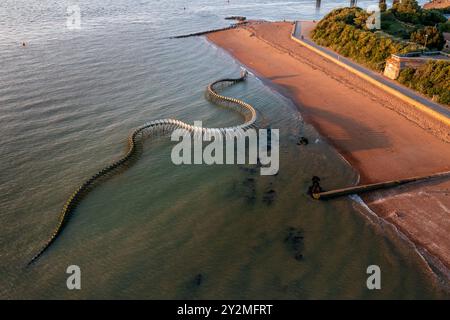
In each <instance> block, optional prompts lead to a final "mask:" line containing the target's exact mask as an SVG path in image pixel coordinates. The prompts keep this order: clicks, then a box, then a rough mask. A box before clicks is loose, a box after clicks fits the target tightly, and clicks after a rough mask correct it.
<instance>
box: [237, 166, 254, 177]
mask: <svg viewBox="0 0 450 320" xmlns="http://www.w3.org/2000/svg"><path fill="white" fill-rule="evenodd" d="M239 169H240V170H242V171H244V172H247V173H249V174H252V175H253V174H255V173H256V172H257V171H256V168H249V167H244V166H241V167H239Z"/></svg>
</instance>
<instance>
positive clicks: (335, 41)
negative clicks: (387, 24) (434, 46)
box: [312, 8, 420, 71]
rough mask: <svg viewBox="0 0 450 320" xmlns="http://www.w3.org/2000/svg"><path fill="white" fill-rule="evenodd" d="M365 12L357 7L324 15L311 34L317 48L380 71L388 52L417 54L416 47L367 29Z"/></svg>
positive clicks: (389, 53)
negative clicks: (337, 53) (323, 48)
mask: <svg viewBox="0 0 450 320" xmlns="http://www.w3.org/2000/svg"><path fill="white" fill-rule="evenodd" d="M367 17H368V13H367V12H365V11H364V10H362V9H360V8H341V9H336V10H334V11H332V12H330V13H329V14H327V15H326V16H325V17H324V18H323V19H322V20H321V21H320V22H319V23H318V24H317V26H316V28H315V29H314V30H313V32H312V38H313V40H314V41H315V42H316V43H318V44H319V45H322V46H326V47H330V48H332V49H333V50H335V51H336V52H339V53H340V54H342V55H344V56H346V57H349V58H352V59H353V60H355V61H357V62H359V63H361V64H364V65H366V66H368V67H369V68H371V69H374V70H377V71H382V70H383V69H384V66H385V63H386V59H387V58H388V57H390V55H391V54H392V53H406V52H409V51H417V50H419V49H420V47H419V46H418V45H416V44H411V43H407V42H403V41H399V40H395V39H392V38H391V37H388V36H383V35H380V34H378V33H374V32H372V31H370V30H367V28H366V25H365V21H366V19H367Z"/></svg>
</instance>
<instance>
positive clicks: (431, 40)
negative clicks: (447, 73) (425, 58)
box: [411, 26, 445, 50]
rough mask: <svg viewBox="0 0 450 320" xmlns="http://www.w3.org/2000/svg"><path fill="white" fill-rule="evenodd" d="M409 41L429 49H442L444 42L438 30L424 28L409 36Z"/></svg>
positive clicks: (429, 27)
mask: <svg viewBox="0 0 450 320" xmlns="http://www.w3.org/2000/svg"><path fill="white" fill-rule="evenodd" d="M411 41H413V42H415V43H418V44H421V45H423V46H426V47H427V48H429V49H438V50H440V49H442V47H443V46H444V43H445V40H444V37H443V35H442V33H441V32H439V30H438V28H436V27H431V26H426V27H424V28H422V29H419V30H417V31H415V32H413V33H412V34H411Z"/></svg>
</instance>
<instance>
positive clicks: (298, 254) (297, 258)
mask: <svg viewBox="0 0 450 320" xmlns="http://www.w3.org/2000/svg"><path fill="white" fill-rule="evenodd" d="M294 258H295V260H297V261H301V260H303V255H302V254H301V253H297V254H296V255H295V257H294Z"/></svg>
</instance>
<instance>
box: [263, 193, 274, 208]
mask: <svg viewBox="0 0 450 320" xmlns="http://www.w3.org/2000/svg"><path fill="white" fill-rule="evenodd" d="M276 195H277V193H276V191H275V190H273V189H270V190H269V191H266V192H265V193H264V196H263V202H264V203H266V204H267V205H270V204H272V202H274V201H275V197H276Z"/></svg>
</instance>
